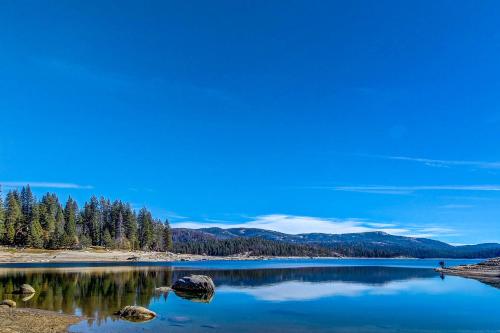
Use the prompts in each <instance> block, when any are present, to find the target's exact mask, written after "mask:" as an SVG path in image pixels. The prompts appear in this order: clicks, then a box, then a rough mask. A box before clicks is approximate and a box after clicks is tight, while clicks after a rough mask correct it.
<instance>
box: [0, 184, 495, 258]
mask: <svg viewBox="0 0 500 333" xmlns="http://www.w3.org/2000/svg"><path fill="white" fill-rule="evenodd" d="M0 244H2V245H7V246H16V247H33V248H46V249H61V248H67V249H80V248H85V247H89V246H103V247H106V248H115V249H131V250H154V251H174V252H178V253H191V254H207V255H217V256H226V255H235V254H243V253H248V254H251V255H257V256H260V255H268V256H346V257H384V258H385V257H416V258H431V257H447V258H488V257H496V256H500V244H496V243H492V244H478V245H467V246H452V245H450V244H447V243H443V242H439V241H436V240H431V239H426V238H412V237H403V236H395V235H390V234H386V233H383V232H365V233H353V234H322V233H310V234H300V235H290V234H285V233H280V232H276V231H270V230H264V229H255V228H228V229H221V228H204V229H175V228H174V229H171V228H170V225H169V222H168V220H165V221H161V220H159V219H155V218H153V216H152V214H151V212H149V211H148V210H147V209H146V208H142V209H141V210H139V211H138V212H136V211H134V210H133V209H132V207H131V205H130V204H129V203H125V202H122V201H120V200H115V201H113V202H111V201H110V200H109V199H107V198H104V197H100V198H97V197H95V196H92V197H91V198H90V199H89V200H88V201H87V202H85V203H84V204H83V207H78V205H77V203H76V201H75V200H73V199H72V198H71V197H69V198H68V199H67V200H66V202H65V203H64V204H63V203H62V202H61V201H60V200H59V198H58V197H57V195H55V194H51V193H47V194H45V195H43V196H42V198H41V199H40V200H37V198H35V196H34V195H33V193H32V192H31V189H30V187H29V186H25V187H23V188H22V189H21V191H17V190H10V191H8V192H7V194H6V195H5V197H4V196H3V195H2V194H1V191H0Z"/></svg>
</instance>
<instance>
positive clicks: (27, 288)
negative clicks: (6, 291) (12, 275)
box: [14, 284, 35, 295]
mask: <svg viewBox="0 0 500 333" xmlns="http://www.w3.org/2000/svg"><path fill="white" fill-rule="evenodd" d="M34 293H35V288H33V287H32V286H30V285H29V284H23V285H21V287H20V288H19V289H17V290H16V291H14V294H21V295H27V294H34Z"/></svg>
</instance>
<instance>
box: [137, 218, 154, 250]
mask: <svg viewBox="0 0 500 333" xmlns="http://www.w3.org/2000/svg"><path fill="white" fill-rule="evenodd" d="M137 224H138V227H139V246H140V247H141V249H143V250H151V246H152V244H153V239H154V236H153V218H152V216H151V213H150V212H149V211H148V210H147V209H146V208H142V209H141V210H140V211H139V215H137Z"/></svg>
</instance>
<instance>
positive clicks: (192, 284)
mask: <svg viewBox="0 0 500 333" xmlns="http://www.w3.org/2000/svg"><path fill="white" fill-rule="evenodd" d="M172 289H174V290H175V291H183V292H193V293H209V294H213V293H214V292H215V285H214V282H213V281H212V279H211V278H210V277H209V276H206V275H189V276H185V277H183V278H182V279H179V280H177V281H176V282H175V283H174V285H173V286H172Z"/></svg>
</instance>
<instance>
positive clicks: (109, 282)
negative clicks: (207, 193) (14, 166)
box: [0, 266, 436, 323]
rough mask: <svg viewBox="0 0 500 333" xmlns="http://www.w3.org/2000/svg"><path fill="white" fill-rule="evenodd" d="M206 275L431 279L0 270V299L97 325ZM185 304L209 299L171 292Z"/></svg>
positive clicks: (383, 272) (277, 273) (343, 270)
mask: <svg viewBox="0 0 500 333" xmlns="http://www.w3.org/2000/svg"><path fill="white" fill-rule="evenodd" d="M193 273H196V274H205V275H208V276H210V277H212V279H213V280H214V282H215V285H216V286H222V285H229V286H235V287H240V286H241V287H247V286H262V285H267V284H276V283H280V282H286V281H301V282H328V281H343V282H358V283H364V284H372V285H373V284H384V283H388V282H391V281H395V280H408V279H413V278H429V277H434V276H436V273H435V272H434V271H433V270H431V269H413V268H390V267H308V268H293V269H289V268H283V269H232V270H199V269H198V270H190V269H182V270H177V269H173V268H172V267H162V266H151V267H138V266H135V267H126V266H121V267H120V266H117V267H87V268H68V267H66V268H34V269H2V270H0V299H6V298H8V299H13V300H15V301H16V302H18V304H19V306H20V307H33V308H40V309H45V310H52V311H62V312H64V313H70V314H77V315H83V316H86V317H88V318H91V319H89V320H90V321H94V320H96V321H97V322H98V323H99V322H101V321H103V320H105V319H108V318H110V319H111V320H116V319H117V318H116V317H115V316H113V315H112V314H113V313H114V312H115V311H117V310H118V309H120V308H122V307H123V306H126V305H134V304H135V305H140V306H144V307H146V308H147V307H148V306H149V305H150V303H151V302H152V301H153V300H160V299H163V300H165V301H166V300H167V297H168V295H169V293H158V292H155V288H157V287H161V286H171V285H172V284H173V282H174V281H175V280H176V279H178V278H181V277H182V276H185V275H187V274H193ZM23 283H28V284H30V285H32V286H33V287H34V288H35V290H36V291H37V292H36V293H35V294H34V295H32V297H31V298H24V299H23V298H22V297H23V296H21V295H13V294H12V292H13V291H14V290H15V289H16V288H17V287H18V286H20V285H21V284H23ZM176 295H177V296H179V297H182V298H184V299H188V300H190V301H196V302H204V303H208V302H210V301H211V300H212V297H213V295H201V296H199V295H189V294H185V293H176Z"/></svg>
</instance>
